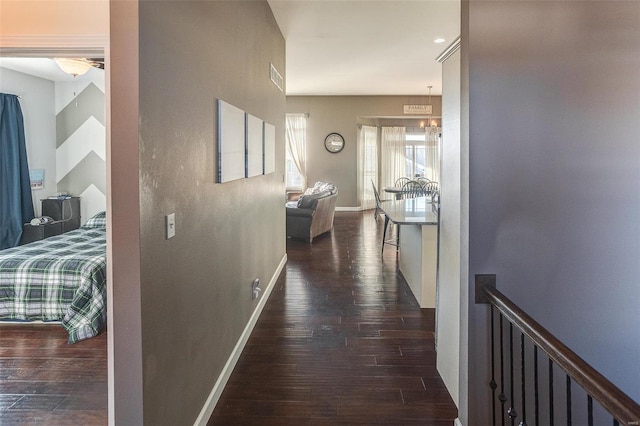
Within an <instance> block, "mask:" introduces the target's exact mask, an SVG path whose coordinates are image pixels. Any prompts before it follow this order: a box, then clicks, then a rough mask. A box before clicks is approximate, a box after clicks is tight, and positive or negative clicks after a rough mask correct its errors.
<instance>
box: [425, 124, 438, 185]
mask: <svg viewBox="0 0 640 426" xmlns="http://www.w3.org/2000/svg"><path fill="white" fill-rule="evenodd" d="M441 133H442V128H440V127H427V128H425V162H426V168H425V177H426V178H427V179H429V180H432V181H434V182H440V134H441Z"/></svg>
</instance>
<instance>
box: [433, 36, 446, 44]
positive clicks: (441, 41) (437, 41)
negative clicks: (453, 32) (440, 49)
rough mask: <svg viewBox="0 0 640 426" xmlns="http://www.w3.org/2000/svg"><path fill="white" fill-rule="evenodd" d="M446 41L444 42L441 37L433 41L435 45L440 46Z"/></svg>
mask: <svg viewBox="0 0 640 426" xmlns="http://www.w3.org/2000/svg"><path fill="white" fill-rule="evenodd" d="M444 41H445V40H444V39H443V38H442V37H439V38H437V39H435V40H433V42H434V43H438V44H440V43H444Z"/></svg>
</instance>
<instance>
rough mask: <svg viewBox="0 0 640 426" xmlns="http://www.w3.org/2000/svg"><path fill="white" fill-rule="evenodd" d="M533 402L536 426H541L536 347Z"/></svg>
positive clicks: (535, 349) (534, 348)
mask: <svg viewBox="0 0 640 426" xmlns="http://www.w3.org/2000/svg"><path fill="white" fill-rule="evenodd" d="M533 389H534V393H533V400H534V409H535V410H534V411H535V416H536V426H539V425H540V415H539V414H540V408H539V407H540V406H539V401H538V347H537V346H536V345H534V346H533Z"/></svg>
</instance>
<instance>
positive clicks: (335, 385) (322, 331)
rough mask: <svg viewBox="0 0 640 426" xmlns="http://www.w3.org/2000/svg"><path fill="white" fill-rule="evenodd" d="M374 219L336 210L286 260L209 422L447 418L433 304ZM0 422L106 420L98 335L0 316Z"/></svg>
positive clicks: (452, 411) (422, 421)
mask: <svg viewBox="0 0 640 426" xmlns="http://www.w3.org/2000/svg"><path fill="white" fill-rule="evenodd" d="M381 234H382V221H381V220H379V221H378V222H377V223H376V222H375V221H374V220H373V215H372V214H371V212H367V213H365V214H361V213H337V214H336V220H335V229H334V230H333V231H332V232H331V233H330V234H326V235H324V236H321V237H319V238H317V239H316V240H315V241H314V242H313V244H311V245H310V244H308V243H306V242H302V241H291V240H288V241H287V253H288V263H287V265H286V267H285V270H284V271H283V273H282V274H281V276H280V278H279V280H278V282H277V283H276V287H275V288H274V290H273V292H272V293H271V297H270V299H269V301H268V302H267V304H266V306H265V310H264V311H263V313H262V315H261V316H260V319H259V320H258V323H257V325H256V327H255V329H254V331H253V333H252V334H251V337H250V339H249V341H248V343H247V346H246V347H245V350H244V352H243V354H242V355H241V358H240V360H239V362H238V365H237V366H236V368H235V370H234V372H233V374H232V376H231V378H230V380H229V383H228V385H227V387H226V389H225V391H224V392H223V394H222V397H221V399H220V401H219V402H218V405H217V407H216V410H215V411H214V413H213V416H212V417H211V419H210V421H209V424H210V425H243V426H244V425H252V424H255V425H257V424H259V425H283V426H284V425H305V426H309V425H341V424H342V425H344V424H381V423H382V424H393V425H424V426H428V425H438V426H439V425H452V424H453V422H452V419H454V418H455V417H456V415H457V413H456V408H455V406H454V405H453V403H452V401H451V399H450V397H449V394H448V393H447V391H446V389H445V387H444V385H443V383H442V381H441V379H440V377H439V376H438V373H437V372H436V368H435V352H434V342H433V330H434V311H433V310H421V309H419V308H418V305H417V303H416V301H415V299H414V297H413V295H412V294H411V292H410V291H409V288H408V287H407V284H406V283H405V282H404V280H403V279H402V277H400V276H399V274H398V273H397V269H396V265H397V262H396V253H395V250H393V249H392V248H389V247H387V249H386V250H385V255H384V259H381V258H380V240H381ZM0 424H1V425H2V426H5V425H14V424H28V425H56V426H57V425H74V426H75V425H104V424H107V334H106V333H103V334H101V335H100V336H98V337H95V338H93V339H89V340H86V341H83V342H79V343H76V344H73V345H68V344H67V333H66V332H65V331H64V329H62V327H60V326H58V325H10V324H0Z"/></svg>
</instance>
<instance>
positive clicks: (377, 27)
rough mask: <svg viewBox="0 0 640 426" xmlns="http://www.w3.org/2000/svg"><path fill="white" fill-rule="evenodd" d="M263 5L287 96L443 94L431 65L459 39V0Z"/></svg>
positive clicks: (305, 0) (289, 0)
mask: <svg viewBox="0 0 640 426" xmlns="http://www.w3.org/2000/svg"><path fill="white" fill-rule="evenodd" d="M268 1H269V4H270V6H271V9H272V11H273V14H274V15H275V18H276V21H277V22H278V26H279V27H280V30H281V31H282V34H283V36H284V38H285V40H286V47H287V69H286V77H285V78H286V89H287V94H288V95H426V94H428V89H427V87H428V86H433V89H432V94H434V95H439V94H441V93H442V83H441V81H442V77H441V74H442V73H441V64H440V63H438V62H436V60H435V59H436V58H437V57H438V56H439V55H440V53H442V52H443V51H444V50H445V48H446V47H447V46H448V45H449V44H450V43H451V42H453V41H454V40H455V39H456V38H457V37H458V36H459V35H460V0H438V1H436V0H268ZM440 37H441V38H444V39H445V42H444V43H442V44H436V43H434V42H433V41H434V40H435V39H436V38H440Z"/></svg>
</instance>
